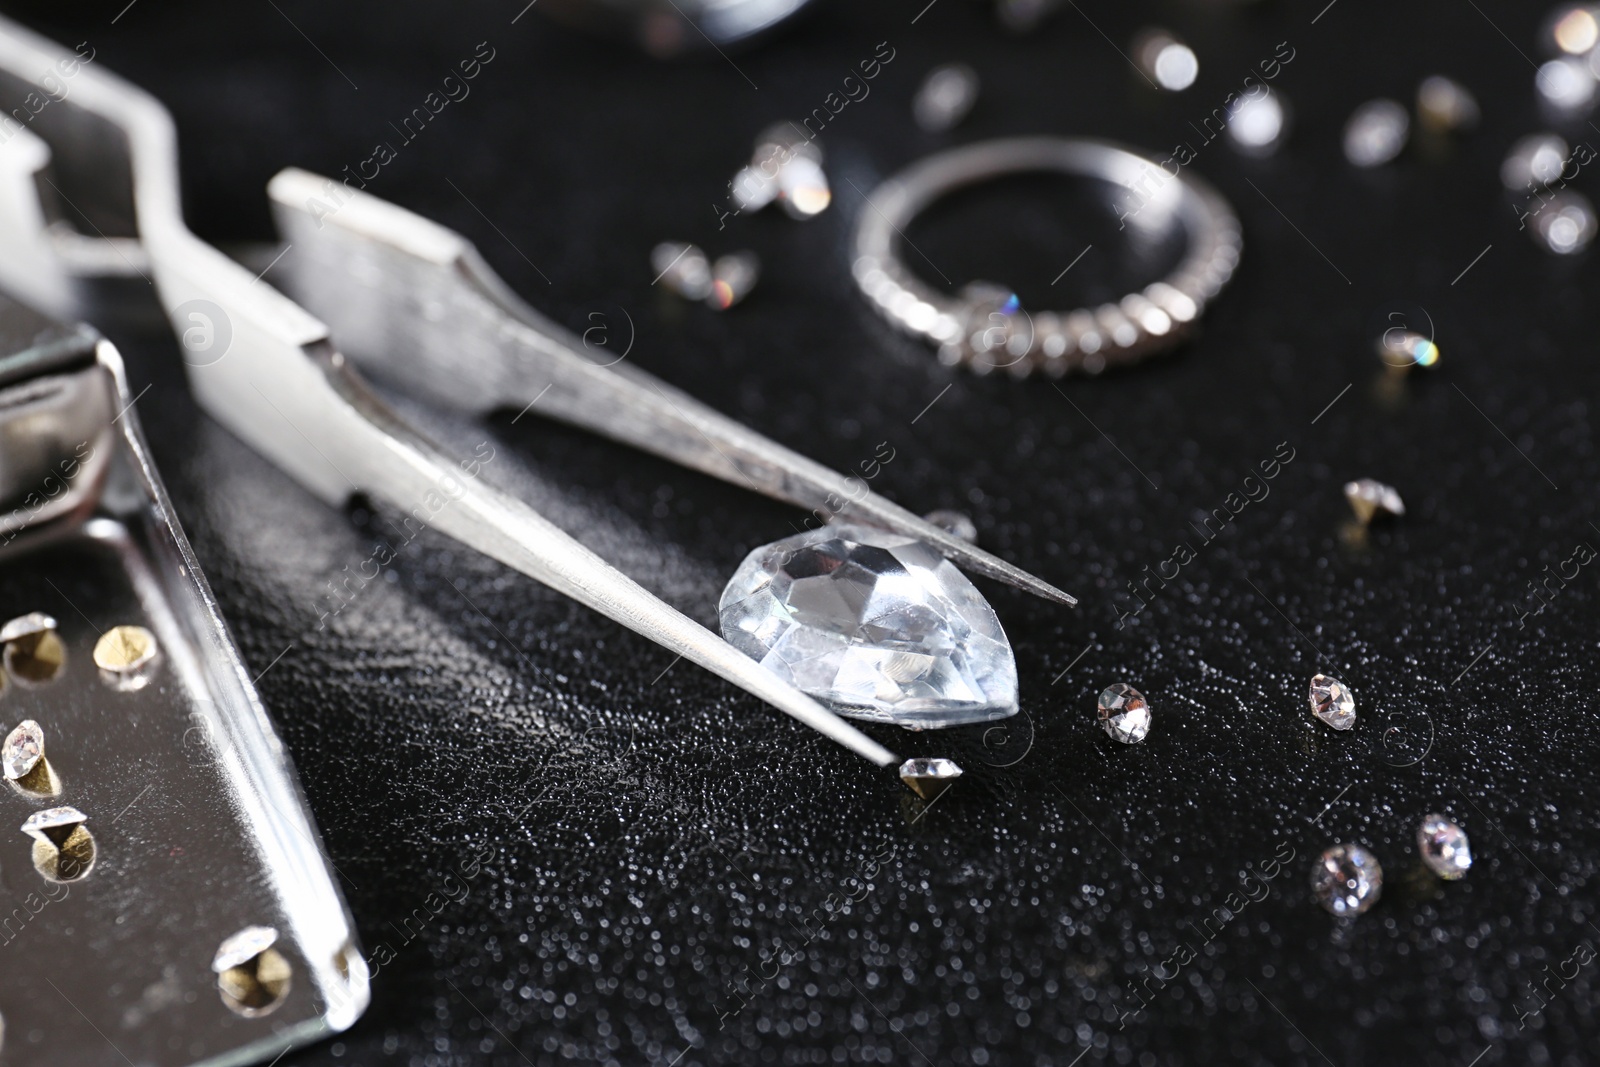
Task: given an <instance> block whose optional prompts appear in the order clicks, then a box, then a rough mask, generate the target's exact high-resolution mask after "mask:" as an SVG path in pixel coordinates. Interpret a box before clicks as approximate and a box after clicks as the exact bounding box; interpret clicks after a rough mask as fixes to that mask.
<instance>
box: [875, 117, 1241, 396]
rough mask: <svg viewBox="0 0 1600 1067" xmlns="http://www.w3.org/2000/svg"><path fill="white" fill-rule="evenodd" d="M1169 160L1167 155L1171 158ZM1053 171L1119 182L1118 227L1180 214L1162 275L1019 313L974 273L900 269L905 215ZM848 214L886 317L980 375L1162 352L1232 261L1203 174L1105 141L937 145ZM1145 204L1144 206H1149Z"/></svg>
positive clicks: (1228, 215) (1226, 216) (1228, 237)
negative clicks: (1107, 296) (946, 287)
mask: <svg viewBox="0 0 1600 1067" xmlns="http://www.w3.org/2000/svg"><path fill="white" fill-rule="evenodd" d="M1169 162H1172V161H1169ZM1031 171H1056V172H1059V173H1063V174H1069V175H1074V176H1078V177H1086V178H1092V179H1098V180H1100V181H1104V182H1108V183H1110V184H1112V185H1114V186H1117V187H1119V194H1125V195H1126V196H1127V198H1128V199H1127V202H1126V203H1127V205H1128V207H1127V210H1126V211H1120V210H1119V212H1118V217H1119V219H1120V220H1121V221H1122V223H1123V228H1124V229H1126V227H1127V224H1128V223H1129V222H1130V221H1132V222H1133V223H1134V224H1135V225H1136V226H1137V227H1139V228H1140V229H1141V230H1147V231H1150V230H1154V229H1157V228H1161V227H1165V226H1168V225H1171V224H1173V223H1176V224H1178V225H1181V226H1182V228H1183V231H1184V234H1185V237H1186V238H1187V246H1186V250H1185V252H1184V255H1183V259H1182V261H1181V262H1180V263H1179V265H1178V267H1177V269H1176V270H1175V271H1173V272H1172V274H1170V275H1169V276H1167V277H1166V278H1163V279H1162V280H1160V281H1157V282H1153V283H1152V284H1150V285H1147V286H1145V287H1144V288H1143V289H1141V290H1138V291H1137V292H1133V293H1129V294H1128V295H1127V296H1125V297H1123V298H1122V299H1121V300H1119V301H1117V302H1115V303H1108V304H1102V305H1100V306H1099V307H1093V308H1088V307H1085V308H1077V309H1075V310H1071V311H1063V312H1038V313H1033V314H1028V313H1026V312H1024V311H1023V310H1022V308H1021V306H1020V302H1019V301H1018V299H1017V297H1016V295H1015V293H1013V292H1012V291H1011V290H1010V289H1008V288H1006V287H1005V286H1000V285H995V284H992V283H988V282H974V283H972V284H969V285H967V286H966V287H965V288H964V289H962V291H961V292H959V293H957V294H955V295H950V294H947V293H941V292H938V291H936V290H934V289H933V288H932V287H931V286H929V285H928V284H926V283H925V282H923V281H922V280H921V279H919V278H917V277H916V276H915V275H913V274H912V273H911V271H910V270H908V269H907V268H906V266H905V264H904V262H903V261H902V260H901V258H900V255H899V244H900V242H901V240H903V238H904V230H905V228H906V226H907V225H908V224H909V223H910V222H911V220H912V219H913V218H915V217H916V216H917V215H918V214H919V213H920V212H921V211H922V210H923V209H924V208H926V207H927V206H928V205H929V204H932V203H933V202H934V201H936V200H938V199H939V198H941V197H943V196H944V195H946V194H947V193H950V192H952V191H953V190H956V189H960V188H963V187H965V186H969V185H974V184H977V183H979V182H984V181H989V180H991V179H994V178H998V177H1001V176H1004V175H1010V174H1017V173H1025V172H1031ZM867 202H868V207H867V210H864V211H862V212H861V216H860V219H859V221H858V222H857V224H856V238H855V264H854V268H853V272H854V274H855V279H856V284H857V285H858V286H859V287H860V289H861V291H862V292H863V293H865V294H866V296H867V299H868V300H870V301H871V302H872V304H873V305H874V306H875V307H876V308H877V309H878V311H879V313H880V314H882V315H883V316H884V317H885V318H887V319H888V320H889V321H890V322H891V323H893V324H894V325H895V326H896V327H898V328H900V329H902V330H904V331H906V332H907V333H910V334H912V335H914V336H917V337H921V338H923V339H925V340H927V341H931V342H933V343H934V344H936V345H938V346H939V359H940V361H941V362H943V363H947V364H961V365H964V366H966V367H968V368H970V369H971V370H973V371H975V372H977V373H979V374H986V373H988V372H990V371H993V370H1002V369H1003V370H1006V371H1008V372H1009V373H1010V374H1012V375H1013V376H1015V377H1018V378H1024V377H1027V376H1028V375H1030V374H1033V373H1035V372H1040V373H1044V374H1047V375H1050V376H1052V377H1059V376H1061V375H1063V374H1066V373H1068V372H1069V371H1080V372H1084V373H1089V374H1097V373H1099V372H1100V371H1102V370H1104V369H1105V368H1106V367H1108V366H1111V365H1112V364H1126V363H1132V362H1135V361H1137V360H1140V359H1143V358H1144V357H1146V356H1149V355H1152V354H1154V353H1157V352H1161V351H1165V350H1166V349H1169V348H1171V347H1172V346H1173V345H1175V344H1177V343H1178V342H1179V341H1181V340H1182V339H1183V338H1184V337H1186V336H1187V335H1188V334H1189V333H1190V331H1191V330H1192V329H1193V327H1194V324H1195V322H1196V321H1197V320H1198V319H1199V317H1200V314H1201V313H1202V312H1203V311H1204V310H1205V306H1206V304H1207V303H1208V302H1209V301H1210V300H1211V299H1212V298H1213V297H1215V296H1216V295H1217V294H1218V293H1219V292H1221V291H1222V288H1223V286H1225V285H1226V284H1227V283H1228V279H1229V278H1230V277H1232V276H1233V271H1234V268H1235V267H1237V266H1238V263H1239V252H1240V249H1241V248H1242V241H1241V238H1240V234H1239V220H1238V218H1237V217H1236V216H1235V215H1234V213H1233V209H1232V208H1231V207H1229V205H1228V202H1227V201H1226V200H1224V199H1223V197H1222V194H1220V193H1218V192H1217V191H1216V190H1215V189H1213V188H1212V187H1211V186H1210V185H1209V184H1207V183H1206V182H1204V181H1202V180H1200V179H1199V178H1196V177H1194V176H1193V175H1188V174H1183V173H1182V170H1181V167H1179V166H1178V165H1177V164H1176V163H1173V165H1172V168H1171V169H1168V168H1167V167H1166V166H1165V165H1162V164H1157V163H1154V162H1152V161H1150V160H1148V159H1146V158H1145V157H1143V156H1141V155H1139V154H1138V153H1136V152H1133V151H1131V150H1129V149H1126V148H1121V147H1118V146H1116V145H1113V144H1109V143H1106V142H1103V141H1091V140H1081V139H1075V138H1064V137H1019V138H1010V139H1003V140H995V141H982V142H979V143H977V144H971V145H966V146H964V147H961V148H953V149H950V150H948V151H944V152H938V153H935V154H934V155H931V156H928V157H927V158H925V159H922V160H920V161H919V162H917V163H914V164H913V165H911V166H910V167H908V168H906V169H905V170H903V171H901V172H900V173H899V174H897V175H895V176H894V177H892V178H890V179H889V180H887V181H885V182H884V183H883V184H882V185H880V186H879V187H878V188H877V190H875V191H874V192H873V193H872V195H871V196H869V197H868V198H867ZM1147 212H1148V213H1147Z"/></svg>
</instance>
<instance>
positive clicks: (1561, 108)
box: [1533, 56, 1595, 113]
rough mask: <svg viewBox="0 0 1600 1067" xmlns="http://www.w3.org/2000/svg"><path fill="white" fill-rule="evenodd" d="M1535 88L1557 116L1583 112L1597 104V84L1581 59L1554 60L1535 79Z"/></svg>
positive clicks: (1541, 69) (1565, 57) (1540, 69)
mask: <svg viewBox="0 0 1600 1067" xmlns="http://www.w3.org/2000/svg"><path fill="white" fill-rule="evenodd" d="M1533 84H1534V88H1536V89H1538V90H1539V95H1540V96H1541V97H1543V98H1544V100H1545V102H1546V103H1548V104H1549V105H1550V106H1551V107H1552V108H1554V109H1555V110H1556V111H1557V112H1567V113H1570V112H1574V111H1582V110H1583V109H1584V108H1587V107H1588V106H1589V105H1591V104H1593V103H1594V94H1595V80H1594V74H1593V73H1591V72H1590V70H1589V65H1588V64H1587V63H1585V62H1584V61H1583V60H1581V59H1573V58H1571V57H1568V56H1563V57H1561V58H1560V59H1552V60H1551V61H1550V62H1548V63H1546V64H1544V65H1543V66H1541V67H1540V68H1539V72H1538V73H1537V74H1536V75H1534V79H1533Z"/></svg>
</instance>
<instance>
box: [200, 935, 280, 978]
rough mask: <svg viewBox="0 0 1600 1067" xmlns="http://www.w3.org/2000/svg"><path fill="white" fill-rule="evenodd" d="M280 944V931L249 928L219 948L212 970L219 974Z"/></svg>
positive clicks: (213, 960)
mask: <svg viewBox="0 0 1600 1067" xmlns="http://www.w3.org/2000/svg"><path fill="white" fill-rule="evenodd" d="M277 943H278V931H277V930H275V929H273V928H272V927H270V926H247V927H245V928H244V929H243V930H240V931H239V932H238V933H236V934H234V935H233V936H232V937H229V938H228V939H227V940H226V941H224V942H223V943H222V944H221V945H219V946H218V947H217V954H216V956H214V957H213V958H212V960H211V969H212V970H213V971H215V972H216V973H217V974H221V973H222V972H223V971H226V970H229V969H231V968H234V967H238V966H240V965H241V964H244V963H248V962H249V961H250V960H253V959H255V958H256V957H257V956H259V955H261V954H262V953H263V952H265V951H266V950H267V949H269V948H271V947H272V946H273V945H275V944H277Z"/></svg>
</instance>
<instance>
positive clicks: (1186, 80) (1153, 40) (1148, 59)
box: [1133, 30, 1200, 93]
mask: <svg viewBox="0 0 1600 1067" xmlns="http://www.w3.org/2000/svg"><path fill="white" fill-rule="evenodd" d="M1133 59H1134V62H1135V63H1137V64H1138V66H1139V69H1140V70H1142V71H1143V72H1144V76H1145V77H1147V78H1149V79H1150V80H1151V81H1153V82H1155V83H1156V84H1157V85H1159V86H1160V87H1161V88H1163V89H1165V90H1167V91H1168V92H1172V93H1181V92H1183V90H1185V89H1187V88H1189V86H1191V85H1193V84H1194V80H1195V78H1197V77H1199V76H1200V60H1199V59H1198V58H1196V56H1195V54H1194V49H1192V48H1190V47H1189V46H1188V45H1186V44H1184V43H1183V42H1182V41H1180V40H1178V39H1177V38H1176V37H1174V36H1173V35H1172V34H1170V33H1168V32H1167V31H1166V30H1145V31H1143V32H1142V33H1140V34H1139V36H1138V37H1135V38H1134V40H1133Z"/></svg>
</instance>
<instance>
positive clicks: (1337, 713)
mask: <svg viewBox="0 0 1600 1067" xmlns="http://www.w3.org/2000/svg"><path fill="white" fill-rule="evenodd" d="M1311 714H1313V715H1315V716H1316V717H1317V718H1319V719H1321V720H1322V721H1323V722H1325V723H1327V724H1328V725H1329V726H1331V727H1333V728H1334V729H1335V730H1349V729H1352V728H1353V727H1354V726H1355V724H1356V698H1355V697H1354V696H1352V695H1351V693H1350V690H1349V688H1348V687H1347V686H1346V685H1345V684H1344V683H1343V682H1341V681H1339V679H1337V678H1333V677H1330V676H1329V675H1326V674H1316V675H1312V677H1311Z"/></svg>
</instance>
